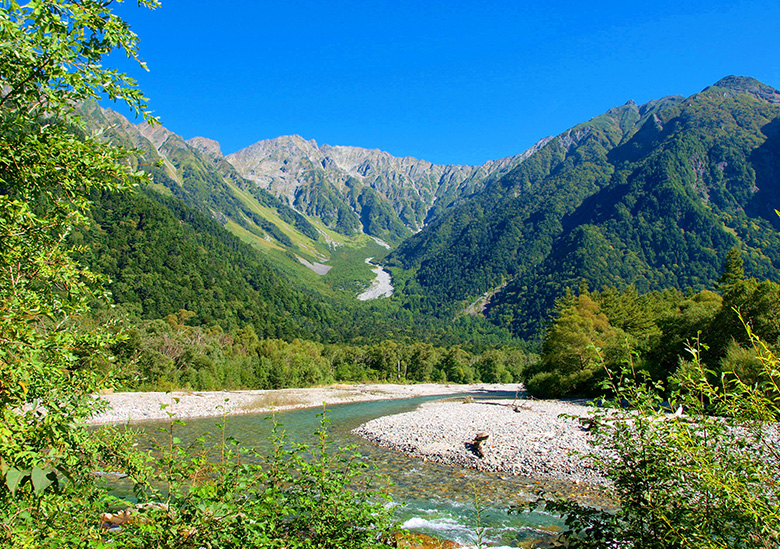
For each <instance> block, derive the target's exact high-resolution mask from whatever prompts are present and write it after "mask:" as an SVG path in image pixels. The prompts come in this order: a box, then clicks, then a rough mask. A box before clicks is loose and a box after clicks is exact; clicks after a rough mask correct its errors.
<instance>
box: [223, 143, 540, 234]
mask: <svg viewBox="0 0 780 549" xmlns="http://www.w3.org/2000/svg"><path fill="white" fill-rule="evenodd" d="M545 142H546V141H545ZM537 148H538V147H537V146H535V147H533V148H531V149H529V150H528V151H526V152H524V153H522V154H519V155H515V156H511V157H507V158H502V159H499V160H494V161H490V162H487V163H486V164H484V165H482V166H461V165H439V164H433V163H431V162H427V161H425V160H418V159H416V158H412V157H395V156H392V155H391V154H389V153H387V152H384V151H380V150H378V149H363V148H360V147H346V146H330V145H321V146H320V145H318V144H317V142H316V141H314V140H311V141H307V140H305V139H303V138H302V137H300V136H298V135H288V136H283V137H277V138H275V139H268V140H264V141H259V142H257V143H255V144H254V145H250V146H249V147H247V148H245V149H242V150H240V151H238V152H236V153H233V154H231V155H228V156H227V157H226V158H227V160H228V161H229V162H230V163H231V164H232V165H233V166H234V167H235V168H236V169H237V170H238V172H239V173H240V174H241V175H242V176H243V177H245V178H246V179H249V180H252V181H255V182H256V183H257V184H258V185H259V186H260V187H262V188H264V189H267V190H269V191H270V192H272V193H273V194H275V195H276V196H279V197H284V198H286V199H287V201H288V202H289V203H290V204H291V205H296V206H298V207H301V205H300V202H298V203H296V201H297V200H298V201H299V200H300V197H301V196H302V194H303V193H304V191H303V189H304V188H305V187H308V188H310V187H312V186H322V187H325V188H327V189H328V192H329V198H330V199H331V200H332V197H333V194H334V193H335V194H336V195H337V196H340V197H341V199H342V200H343V201H344V203H345V204H348V205H349V206H350V207H351V208H352V209H353V210H356V211H357V208H355V206H354V204H353V203H352V201H351V199H350V196H351V195H352V196H354V195H355V193H357V192H358V190H359V189H361V188H365V187H370V188H371V189H373V190H375V191H377V192H378V193H379V194H380V196H381V197H382V198H383V199H385V200H387V202H388V203H389V205H390V207H391V208H392V210H393V211H394V212H395V213H396V215H397V216H398V218H399V219H400V220H401V222H402V223H403V224H404V225H405V226H406V227H407V228H408V229H410V230H412V231H418V230H420V229H421V228H422V227H423V225H425V223H426V222H427V221H428V219H429V218H430V216H431V215H432V213H433V212H435V211H436V209H441V208H443V207H446V206H447V205H449V204H451V203H453V202H455V201H457V200H458V199H459V198H463V197H465V196H467V195H469V194H472V193H474V192H476V191H479V190H480V189H482V188H483V187H484V186H485V183H486V181H487V180H488V179H490V178H491V177H498V176H500V175H503V174H504V173H506V172H508V171H509V170H511V169H512V168H514V167H515V166H517V165H518V164H519V163H520V162H522V161H523V160H525V159H526V158H527V157H528V156H530V154H532V153H533V152H534V151H535V150H537ZM309 195H310V193H309V194H307V196H309ZM301 209H303V210H305V209H306V208H305V205H304V206H303V207H302V208H301ZM357 213H358V214H359V213H360V212H357Z"/></svg>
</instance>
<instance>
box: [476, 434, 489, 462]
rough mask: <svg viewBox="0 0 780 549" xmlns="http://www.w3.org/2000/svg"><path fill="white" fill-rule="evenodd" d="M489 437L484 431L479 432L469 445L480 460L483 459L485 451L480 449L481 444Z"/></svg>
mask: <svg viewBox="0 0 780 549" xmlns="http://www.w3.org/2000/svg"><path fill="white" fill-rule="evenodd" d="M488 437H490V435H489V434H488V433H486V432H484V431H480V432H479V433H477V434H476V435H474V441H473V442H472V443H471V444H472V445H473V446H474V450H475V451H476V452H477V455H478V456H479V457H481V458H483V457H485V450H484V449H483V448H482V443H483V442H485V441H486V440H487V439H488Z"/></svg>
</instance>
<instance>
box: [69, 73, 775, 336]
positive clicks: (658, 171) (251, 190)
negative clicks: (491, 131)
mask: <svg viewBox="0 0 780 549" xmlns="http://www.w3.org/2000/svg"><path fill="white" fill-rule="evenodd" d="M82 118H83V119H84V120H85V121H86V122H87V125H88V127H89V128H90V130H91V131H93V132H99V133H100V134H101V135H103V137H104V138H105V139H107V140H111V141H112V142H115V143H118V144H121V145H124V146H126V147H128V148H132V149H135V151H136V152H135V153H134V155H133V156H132V159H131V161H132V162H134V163H135V165H137V167H139V168H142V169H145V170H146V171H148V172H149V173H150V174H151V177H152V182H151V184H150V185H149V188H148V189H145V190H143V192H144V193H145V194H146V196H147V197H148V198H149V199H151V200H152V201H155V200H156V201H157V202H158V204H161V205H162V206H161V207H163V208H168V209H170V207H171V204H172V203H173V202H172V201H175V202H177V203H179V202H180V203H181V204H182V206H181V207H182V208H184V207H186V208H189V209H191V210H192V211H195V212H199V215H202V216H204V217H205V218H210V219H211V220H212V222H216V223H217V224H218V225H221V226H222V227H223V228H224V229H227V231H229V232H232V233H233V234H234V235H235V236H237V237H238V238H239V239H241V240H242V241H243V242H244V243H245V244H246V245H248V246H250V247H251V248H249V247H248V248H247V250H249V249H253V250H254V252H252V253H255V254H256V255H257V256H258V259H257V261H260V262H268V263H269V265H272V266H273V267H272V270H274V271H275V272H277V273H278V274H279V276H280V280H286V282H285V283H286V284H289V285H291V286H293V287H295V286H298V287H303V288H307V289H308V290H310V291H311V292H312V293H311V295H310V296H309V298H307V299H315V300H316V299H321V298H322V299H325V300H326V301H327V299H330V298H332V297H333V296H339V295H340V296H341V298H342V299H343V298H344V296H347V295H349V296H352V297H354V295H355V294H356V293H357V291H358V290H360V289H361V288H362V287H364V286H365V285H366V284H367V283H368V281H369V280H370V278H371V276H373V275H372V274H371V273H370V271H369V267H368V266H367V265H365V264H364V261H363V260H364V259H365V258H366V257H369V256H373V257H381V256H383V255H385V254H388V250H387V249H386V248H387V247H390V248H391V251H390V252H389V254H388V255H387V257H386V259H385V260H384V261H385V264H386V265H389V266H390V267H391V269H392V273H393V280H394V284H395V285H396V290H397V291H396V294H395V296H394V297H393V298H391V299H390V300H388V303H392V305H390V304H388V305H387V307H388V308H389V309H393V307H395V310H397V311H406V314H410V315H413V316H414V315H419V316H422V317H425V316H430V317H431V318H433V317H438V318H440V319H450V320H452V319H453V318H458V317H461V315H463V314H472V315H477V316H478V317H481V316H485V317H486V318H487V319H488V320H489V321H490V322H491V323H493V324H494V325H497V326H500V327H503V328H508V329H510V330H511V331H512V332H513V333H514V334H517V335H521V336H523V337H530V336H534V335H535V334H537V335H538V334H539V333H540V331H541V330H542V329H543V327H544V323H545V321H546V319H547V318H548V315H549V312H550V310H551V308H552V306H553V305H554V303H555V300H556V298H557V297H559V296H560V295H562V294H563V293H564V291H565V290H566V288H569V287H576V286H578V285H580V284H582V283H587V284H590V285H591V286H592V287H597V288H601V287H603V286H618V287H623V286H625V285H629V284H633V285H635V286H636V287H637V289H638V290H639V291H647V290H652V289H661V288H665V287H677V288H681V289H685V288H692V289H701V288H706V287H712V285H713V284H714V282H715V281H716V280H717V278H718V276H719V273H720V271H721V268H722V265H723V261H724V259H725V255H726V253H727V252H728V251H729V250H730V249H731V248H733V247H737V248H739V249H740V250H741V251H742V254H743V258H744V260H745V270H746V272H747V273H748V274H749V275H752V276H757V277H761V278H769V279H774V280H776V279H777V278H778V272H779V271H778V267H780V239H778V236H777V232H778V230H780V223H779V222H778V218H777V215H776V214H775V212H774V208H776V207H780V181H779V179H778V178H780V139H778V138H779V137H780V93H778V92H777V91H776V90H774V89H773V88H771V87H769V86H766V85H764V84H762V83H760V82H758V81H756V80H754V79H751V78H746V77H727V78H724V79H722V80H720V81H719V82H717V83H716V84H714V85H713V86H710V87H708V88H706V89H704V90H703V91H702V92H701V93H698V94H695V95H693V96H691V97H687V98H685V97H682V96H670V97H665V98H662V99H659V100H655V101H651V102H648V103H646V104H643V105H637V104H635V103H634V102H632V101H629V102H628V103H626V104H625V105H622V106H620V107H616V108H613V109H610V110H609V111H607V112H606V113H604V114H602V115H600V116H596V117H595V118H593V119H591V120H589V121H587V122H584V123H582V124H579V125H577V126H575V127H573V128H571V129H570V130H567V131H566V132H564V133H562V134H561V135H558V136H555V137H552V138H550V137H547V138H544V139H541V140H540V141H539V142H538V143H537V144H536V145H535V146H534V147H532V148H531V149H529V150H527V151H524V152H522V153H520V154H518V155H515V156H511V157H508V158H503V159H499V160H495V161H491V162H488V163H486V164H484V165H482V166H458V165H436V164H432V163H430V162H426V161H424V160H417V159H414V158H409V157H405V158H396V157H393V156H391V155H390V154H388V153H386V152H382V151H379V150H369V149H361V148H358V147H345V146H329V145H318V144H317V143H316V142H314V141H307V140H305V139H303V138H301V137H299V136H284V137H278V138H275V139H269V140H264V141H259V142H257V143H255V144H254V145H251V146H249V147H247V148H245V149H243V150H240V151H238V152H236V153H233V154H230V155H227V156H224V155H223V154H222V152H221V150H220V147H219V144H218V143H217V142H215V141H212V140H210V139H207V138H203V137H196V138H193V139H190V140H187V141H185V140H184V139H182V138H181V137H179V136H177V135H176V134H174V133H172V132H170V131H168V130H166V129H165V128H164V127H162V126H149V125H147V124H141V125H134V124H132V123H130V122H129V121H127V120H126V119H124V118H123V117H121V116H120V115H118V114H116V113H114V112H112V111H110V110H107V109H102V108H100V107H98V106H96V105H85V106H83V107H82ZM258 251H259V252H260V253H259V254H258V253H257V252H258ZM242 253H243V252H242ZM247 253H248V252H247ZM304 265H308V267H311V266H316V265H319V266H320V267H322V266H327V267H331V268H330V269H327V268H325V269H322V268H320V269H314V270H312V269H310V268H307V266H304ZM314 271H317V272H316V273H315V272H314ZM109 274H110V275H111V276H112V277H114V274H113V273H109ZM312 296H320V297H312ZM323 296H324V297H323ZM329 296H330V297H329ZM320 316H322V315H320ZM326 316H327V315H326Z"/></svg>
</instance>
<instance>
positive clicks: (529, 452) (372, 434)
mask: <svg viewBox="0 0 780 549" xmlns="http://www.w3.org/2000/svg"><path fill="white" fill-rule="evenodd" d="M589 415H590V408H589V407H588V406H585V405H583V404H579V403H574V402H563V401H555V400H525V399H524V400H516V401H511V400H507V401H498V400H497V401H479V402H469V401H468V400H466V401H463V400H460V401H437V402H431V403H426V404H423V405H422V406H420V407H419V408H418V409H417V410H415V411H413V412H407V413H404V414H397V415H392V416H384V417H380V418H377V419H374V420H372V421H369V422H368V423H364V424H363V425H361V426H360V427H358V428H357V429H354V430H353V431H352V432H353V433H354V434H356V435H358V436H360V437H363V438H365V439H367V440H369V441H371V442H373V443H375V444H377V445H379V446H382V447H385V448H390V449H393V450H397V451H400V452H403V453H404V454H406V455H409V456H411V457H414V458H419V459H422V460H423V461H428V462H434V463H440V464H446V465H456V466H461V467H468V468H472V469H480V470H483V471H491V472H502V473H508V474H512V475H521V476H525V477H532V478H540V479H555V480H563V481H567V482H575V483H579V482H587V483H591V484H603V483H604V478H603V477H602V476H600V475H599V473H598V471H597V470H596V469H595V468H594V467H593V465H592V464H591V463H590V461H589V460H588V459H587V458H585V457H583V456H584V455H585V454H587V453H589V452H592V451H593V448H592V447H591V446H590V445H589V444H588V432H587V431H586V430H584V429H583V427H582V424H581V423H580V421H579V418H586V417H588V416H589ZM568 416H573V417H568ZM481 432H483V433H486V434H488V438H487V440H485V441H484V442H483V443H482V450H483V453H484V457H479V455H478V452H477V451H476V448H475V447H474V445H473V441H474V438H475V436H476V434H477V433H481Z"/></svg>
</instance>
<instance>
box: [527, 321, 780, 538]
mask: <svg viewBox="0 0 780 549" xmlns="http://www.w3.org/2000/svg"><path fill="white" fill-rule="evenodd" d="M747 330H748V335H749V338H750V341H751V342H752V344H753V346H754V348H755V351H756V354H757V356H758V358H759V360H760V363H761V366H762V372H761V373H762V376H761V379H762V381H761V382H760V383H755V384H752V385H750V384H748V383H745V382H743V381H742V380H741V379H740V378H739V377H738V376H736V375H734V374H731V375H729V374H723V375H721V376H720V378H717V377H715V378H714V379H716V380H718V381H717V383H716V382H713V375H712V372H709V371H707V370H706V368H705V367H704V365H703V364H702V362H701V349H699V347H698V345H695V346H690V347H689V352H690V354H691V360H690V361H688V362H686V363H685V364H684V365H683V367H681V369H680V371H679V372H678V375H677V376H676V378H675V379H673V380H672V384H673V386H672V391H671V393H670V397H669V398H668V400H664V398H663V397H662V396H661V395H662V394H663V387H662V386H661V384H660V383H658V382H656V383H651V382H649V381H648V379H649V378H648V377H647V376H646V375H645V374H643V373H641V372H640V373H639V374H637V373H636V372H634V371H633V369H632V366H631V363H630V362H629V363H628V364H626V365H624V368H623V369H622V371H621V372H620V373H619V374H613V377H612V378H610V379H609V381H608V383H607V385H608V387H607V388H608V389H610V390H611V392H612V393H613V394H614V395H616V397H615V398H614V399H612V400H608V401H607V400H602V401H601V402H600V403H599V407H596V408H595V409H594V414H595V416H596V421H595V422H594V425H595V428H594V438H593V444H594V446H595V447H596V448H597V449H598V450H599V452H597V455H593V456H590V457H591V458H592V459H593V460H594V462H595V463H596V465H597V466H598V467H600V468H601V469H602V471H603V472H604V475H605V477H606V478H608V479H609V481H610V484H609V485H608V486H607V487H606V488H605V490H606V491H607V493H608V495H609V496H610V497H611V498H612V499H613V500H614V501H615V502H616V503H617V505H618V506H619V507H618V509H617V510H614V511H607V510H598V509H593V508H588V507H585V506H582V505H580V504H577V503H575V502H571V501H565V500H558V501H547V502H543V503H542V502H541V501H540V502H537V503H538V504H543V505H544V506H545V508H546V509H547V510H548V511H551V512H555V513H559V514H561V515H563V516H564V518H565V522H566V526H567V530H566V531H565V532H564V533H563V534H562V536H561V540H560V541H559V546H561V547H571V548H596V547H599V548H603V547H629V548H630V547H634V548H642V549H653V548H658V549H661V548H664V549H668V548H681V549H682V548H686V549H688V548H705V547H706V548H717V547H722V548H726V547H739V548H766V547H776V546H777V544H778V543H780V470H779V469H778V463H780V432H779V430H778V423H777V421H778V420H779V419H780V386H778V380H780V372H778V359H777V357H776V356H775V355H774V354H773V353H772V352H771V351H770V350H769V348H768V347H767V346H766V345H764V344H763V342H762V341H760V340H759V339H758V338H757V337H756V336H755V335H754V334H753V333H752V332H751V331H750V328H749V327H748V328H747ZM670 410H671V411H672V412H670Z"/></svg>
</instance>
